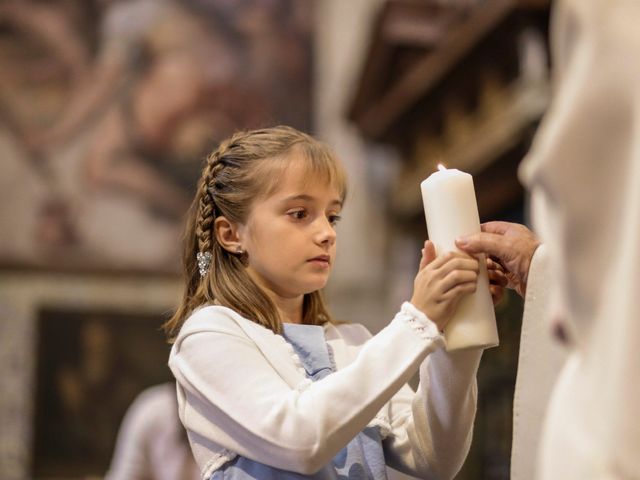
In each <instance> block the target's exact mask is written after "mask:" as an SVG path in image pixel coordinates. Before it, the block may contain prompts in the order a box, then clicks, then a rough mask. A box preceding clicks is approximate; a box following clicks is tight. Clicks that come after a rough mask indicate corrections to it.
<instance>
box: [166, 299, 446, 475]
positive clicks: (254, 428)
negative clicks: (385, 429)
mask: <svg viewBox="0 0 640 480" xmlns="http://www.w3.org/2000/svg"><path fill="white" fill-rule="evenodd" d="M406 305H407V304H405V306H403V309H402V310H401V311H400V312H399V313H398V314H397V315H396V316H395V318H394V319H393V320H392V321H391V322H390V324H389V325H388V326H387V327H386V328H384V329H383V330H382V331H381V332H380V333H379V334H378V335H376V336H374V337H372V338H371V339H370V340H369V341H368V342H366V344H365V345H363V346H362V348H361V350H360V351H359V353H358V356H357V358H356V359H355V360H354V361H353V362H352V363H351V364H349V365H348V366H346V367H345V368H343V369H340V370H338V371H337V372H335V373H333V374H331V375H328V376H327V377H325V378H323V379H322V380H319V381H317V382H309V383H307V384H306V388H303V389H299V388H295V387H292V386H290V385H289V384H288V383H287V382H286V381H285V380H284V379H283V378H282V377H281V376H280V374H279V372H278V370H277V368H276V366H275V365H274V364H273V363H272V362H270V360H269V359H268V358H266V357H265V355H264V354H263V352H262V351H261V350H260V349H258V348H257V346H256V344H255V343H254V342H253V341H251V339H249V338H248V337H247V336H246V335H243V334H242V331H241V329H239V328H234V327H233V325H234V321H233V319H232V318H230V315H231V314H230V311H229V310H228V309H224V308H216V307H212V308H210V309H209V310H214V313H213V314H212V318H210V319H208V320H209V321H207V322H206V325H207V327H206V328H199V329H195V330H192V331H191V332H190V333H188V334H186V335H182V332H181V335H179V336H178V339H177V341H176V343H175V344H174V347H173V349H172V352H171V356H170V360H169V365H170V367H171V370H172V371H173V373H174V375H175V377H176V379H177V381H178V383H179V385H180V387H181V388H182V389H183V392H184V395H183V398H182V399H181V400H180V404H181V405H180V415H181V420H182V421H183V423H184V425H185V427H186V428H187V430H189V431H190V436H195V437H197V438H200V439H203V441H212V442H214V443H215V444H217V445H219V446H220V447H222V448H223V449H226V450H229V451H232V452H235V453H237V454H238V455H242V456H244V457H247V458H250V459H252V460H255V461H258V462H261V463H264V464H266V465H270V466H273V467H276V468H281V469H284V470H289V471H294V472H298V473H302V474H312V473H314V472H316V471H318V470H319V469H320V468H322V467H323V466H324V465H326V464H327V463H328V462H329V461H330V460H331V458H333V457H334V456H335V455H336V453H337V452H338V451H339V450H340V449H341V448H343V447H344V446H345V445H346V444H347V443H348V442H349V441H350V440H351V439H352V438H353V437H355V436H356V435H357V434H358V432H360V431H361V430H362V429H363V428H364V427H365V426H366V425H367V423H368V422H369V421H370V420H371V419H372V418H373V417H374V416H375V414H376V413H377V412H378V411H379V410H380V409H381V408H382V407H383V406H384V405H385V404H386V403H387V402H388V401H389V400H390V399H391V397H392V396H393V395H394V394H395V393H396V392H397V391H398V390H399V389H400V388H401V387H402V386H403V385H404V384H405V383H406V382H407V381H408V379H409V378H410V377H411V376H412V374H413V373H415V371H416V370H417V369H418V368H419V366H420V364H421V363H422V362H423V360H424V359H425V357H426V356H427V355H428V354H429V353H431V352H432V351H434V350H436V349H438V347H441V346H442V345H443V339H442V336H441V335H440V334H439V333H438V332H437V328H436V327H435V324H433V323H432V322H430V321H427V322H425V321H424V319H426V317H424V318H416V317H415V316H414V315H413V310H411V309H408V308H406ZM203 325H204V324H203ZM183 330H184V329H183Z"/></svg>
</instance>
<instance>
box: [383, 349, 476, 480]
mask: <svg viewBox="0 0 640 480" xmlns="http://www.w3.org/2000/svg"><path fill="white" fill-rule="evenodd" d="M481 356H482V350H481V349H465V350H458V351H454V352H447V351H445V350H442V349H441V350H438V351H435V352H433V354H431V355H429V356H428V357H427V358H426V360H425V361H424V362H423V363H422V365H421V366H420V384H419V387H418V391H417V392H414V391H413V390H412V389H411V388H410V387H409V386H408V385H405V386H404V387H403V388H402V389H401V390H400V391H399V392H398V393H397V394H396V395H394V397H393V399H392V400H391V402H390V403H389V419H390V424H391V432H390V434H389V435H388V436H387V437H386V438H385V441H384V448H385V458H386V459H387V464H388V465H389V466H391V467H393V468H395V469H397V470H400V471H402V472H404V473H408V474H410V475H414V476H417V477H419V478H425V479H431V478H434V479H435V478H437V479H449V478H453V477H454V476H455V475H456V474H457V473H458V471H459V470H460V468H462V465H463V463H464V460H465V458H466V456H467V453H468V452H469V448H470V446H471V438H472V434H473V422H474V419H475V413H476V402H477V383H476V373H477V370H478V366H479V364H480V357H481Z"/></svg>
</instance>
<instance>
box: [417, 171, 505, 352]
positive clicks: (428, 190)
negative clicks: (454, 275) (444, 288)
mask: <svg viewBox="0 0 640 480" xmlns="http://www.w3.org/2000/svg"><path fill="white" fill-rule="evenodd" d="M438 168H439V169H440V170H439V171H437V172H435V173H433V174H432V175H430V176H429V178H427V179H426V180H424V181H423V182H422V183H421V184H420V188H421V190H422V201H423V203H424V214H425V217H426V219H427V229H428V231H429V239H430V240H431V241H432V242H433V243H434V244H435V247H436V254H437V255H441V254H442V253H445V252H448V251H458V248H457V247H456V245H455V239H456V238H457V237H459V236H461V235H467V234H471V233H476V232H479V231H480V216H479V215H478V205H477V203H476V194H475V190H474V188H473V178H472V177H471V175H469V174H468V173H465V172H461V171H460V170H456V169H446V168H444V167H442V166H440V165H439V166H438ZM478 260H479V262H480V274H479V276H478V286H477V289H476V291H475V292H474V293H473V294H471V295H468V296H466V297H464V298H463V299H462V300H461V301H460V304H459V306H458V310H457V311H456V314H455V315H454V317H453V318H452V319H451V320H450V321H449V323H448V324H447V326H446V327H445V331H444V335H445V339H446V341H447V350H457V349H461V348H469V347H482V348H488V347H495V346H496V345H498V330H497V328H496V316H495V310H494V308H493V302H492V299H491V292H490V291H489V277H488V275H487V266H486V261H485V257H484V255H479V256H478Z"/></svg>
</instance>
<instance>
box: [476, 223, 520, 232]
mask: <svg viewBox="0 0 640 480" xmlns="http://www.w3.org/2000/svg"><path fill="white" fill-rule="evenodd" d="M515 225H516V224H514V223H509V222H501V221H497V220H496V221H493V222H485V223H482V224H481V225H480V230H482V231H483V232H486V233H495V234H498V235H504V234H505V233H506V232H507V231H508V230H510V229H512V228H513V227H514V226H515Z"/></svg>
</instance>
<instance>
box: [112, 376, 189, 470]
mask: <svg viewBox="0 0 640 480" xmlns="http://www.w3.org/2000/svg"><path fill="white" fill-rule="evenodd" d="M199 478H200V472H199V471H198V467H197V465H196V463H195V461H194V460H193V456H192V454H191V448H190V447H189V442H188V441H187V434H186V432H185V430H184V427H183V426H182V424H181V423H180V420H179V418H178V402H177V401H176V386H175V384H174V383H173V382H169V383H165V384H162V385H156V386H154V387H151V388H148V389H146V390H145V391H143V392H142V393H141V394H140V395H138V397H137V398H136V399H135V401H134V402H133V403H132V404H131V406H130V407H129V409H128V410H127V414H126V415H125V417H124V419H123V421H122V425H121V426H120V431H119V433H118V441H117V443H116V448H115V452H114V456H113V460H112V462H111V466H110V468H109V471H108V472H107V475H106V477H105V480H197V479H199Z"/></svg>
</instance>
